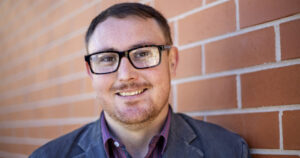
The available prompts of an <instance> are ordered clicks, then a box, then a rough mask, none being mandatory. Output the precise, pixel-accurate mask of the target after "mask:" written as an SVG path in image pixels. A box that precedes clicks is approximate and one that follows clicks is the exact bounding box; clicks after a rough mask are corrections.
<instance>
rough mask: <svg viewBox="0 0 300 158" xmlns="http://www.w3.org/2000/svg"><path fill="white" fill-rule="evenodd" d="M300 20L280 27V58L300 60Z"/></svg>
mask: <svg viewBox="0 0 300 158" xmlns="http://www.w3.org/2000/svg"><path fill="white" fill-rule="evenodd" d="M299 28H300V20H295V21H291V22H287V23H283V24H281V25H280V40H281V58H282V59H283V60H284V59H293V58H300V45H299V41H300V29H299Z"/></svg>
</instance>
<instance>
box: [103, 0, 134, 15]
mask: <svg viewBox="0 0 300 158" xmlns="http://www.w3.org/2000/svg"><path fill="white" fill-rule="evenodd" d="M122 2H128V0H102V1H101V2H100V4H99V5H98V6H99V12H100V11H103V10H104V9H106V8H108V7H110V6H112V5H114V4H117V3H122ZM130 2H138V0H130Z"/></svg>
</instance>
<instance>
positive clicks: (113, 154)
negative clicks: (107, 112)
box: [100, 109, 171, 158]
mask: <svg viewBox="0 0 300 158" xmlns="http://www.w3.org/2000/svg"><path fill="white" fill-rule="evenodd" d="M100 121H101V132H102V138H103V144H104V146H105V151H106V156H107V157H108V158H130V157H131V156H130V155H129V153H128V152H127V151H126V149H125V146H124V145H123V144H122V143H121V142H120V141H119V140H117V139H116V138H115V137H113V136H112V135H111V134H110V131H109V129H108V127H107V124H106V120H105V117H104V113H103V112H102V114H101V118H100ZM170 123H171V110H170V109H169V112H168V115H167V119H166V121H165V123H164V126H163V128H162V130H161V132H160V133H159V134H157V135H155V136H154V137H153V138H152V139H151V141H150V144H149V148H148V153H147V155H146V156H145V158H161V157H162V155H163V153H164V150H165V148H166V145H167V142H168V141H167V140H168V134H169V129H170Z"/></svg>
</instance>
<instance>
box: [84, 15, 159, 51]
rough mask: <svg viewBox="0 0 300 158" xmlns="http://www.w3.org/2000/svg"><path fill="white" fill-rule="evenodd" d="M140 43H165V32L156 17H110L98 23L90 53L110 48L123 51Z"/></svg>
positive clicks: (89, 46)
mask: <svg viewBox="0 0 300 158" xmlns="http://www.w3.org/2000/svg"><path fill="white" fill-rule="evenodd" d="M138 44H165V38H164V35H163V32H162V30H161V28H160V27H159V25H158V24H157V22H156V21H155V20H154V19H152V18H147V19H143V18H140V17H135V16H129V17H126V18H123V19H119V18H114V17H110V18H108V19H106V20H105V21H104V22H102V23H100V24H98V26H97V27H96V29H95V31H94V33H93V35H92V36H91V38H90V42H89V44H88V50H89V53H92V52H95V51H101V50H104V49H110V48H113V49H116V50H119V51H122V50H127V49H130V48H132V46H134V45H138Z"/></svg>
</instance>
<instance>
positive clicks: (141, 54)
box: [134, 51, 150, 58]
mask: <svg viewBox="0 0 300 158" xmlns="http://www.w3.org/2000/svg"><path fill="white" fill-rule="evenodd" d="M149 55H150V52H148V51H141V52H137V53H135V55H134V57H135V58H143V57H147V56H149Z"/></svg>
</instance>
